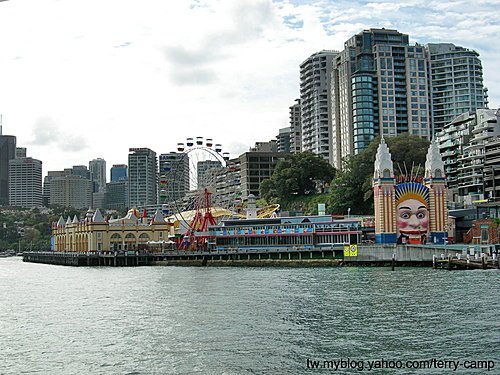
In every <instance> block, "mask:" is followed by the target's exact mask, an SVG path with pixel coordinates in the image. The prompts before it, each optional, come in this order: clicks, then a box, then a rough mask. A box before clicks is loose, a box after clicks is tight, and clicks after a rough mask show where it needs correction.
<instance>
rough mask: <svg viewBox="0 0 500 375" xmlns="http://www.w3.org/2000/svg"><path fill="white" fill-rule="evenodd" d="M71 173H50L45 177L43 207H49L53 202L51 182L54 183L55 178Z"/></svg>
mask: <svg viewBox="0 0 500 375" xmlns="http://www.w3.org/2000/svg"><path fill="white" fill-rule="evenodd" d="M68 174H70V173H68V172H66V171H48V172H47V176H45V177H44V179H43V193H42V200H43V205H44V206H45V207H48V206H49V205H50V204H51V202H50V182H51V181H52V179H53V178H55V177H64V176H66V175H68Z"/></svg>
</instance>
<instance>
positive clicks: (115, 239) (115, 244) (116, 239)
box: [109, 233, 122, 251]
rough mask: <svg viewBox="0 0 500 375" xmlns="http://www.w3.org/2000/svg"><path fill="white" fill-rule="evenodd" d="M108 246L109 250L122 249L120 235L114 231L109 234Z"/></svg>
mask: <svg viewBox="0 0 500 375" xmlns="http://www.w3.org/2000/svg"><path fill="white" fill-rule="evenodd" d="M109 247H110V250H112V251H116V250H121V249H122V236H120V235H119V234H118V233H115V234H113V235H112V236H111V238H110V239H109Z"/></svg>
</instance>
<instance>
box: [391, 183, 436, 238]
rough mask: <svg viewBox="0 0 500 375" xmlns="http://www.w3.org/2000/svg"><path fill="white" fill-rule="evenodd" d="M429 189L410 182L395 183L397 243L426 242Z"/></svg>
mask: <svg viewBox="0 0 500 375" xmlns="http://www.w3.org/2000/svg"><path fill="white" fill-rule="evenodd" d="M428 200H429V190H428V189H427V187H425V186H424V185H422V184H419V183H415V182H410V183H403V184H399V185H396V233H397V238H398V243H410V244H419V243H425V242H427V238H428V235H429V209H428Z"/></svg>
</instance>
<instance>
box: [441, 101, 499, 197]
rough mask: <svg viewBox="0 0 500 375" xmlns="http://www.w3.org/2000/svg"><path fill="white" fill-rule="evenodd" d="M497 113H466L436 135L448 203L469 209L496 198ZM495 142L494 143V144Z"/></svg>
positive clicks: (478, 111) (479, 110)
mask: <svg viewBox="0 0 500 375" xmlns="http://www.w3.org/2000/svg"><path fill="white" fill-rule="evenodd" d="M499 115H500V112H499V111H498V110H497V111H495V110H491V109H478V110H477V111H476V112H466V113H463V114H461V115H460V116H458V117H457V118H455V119H454V120H453V121H452V122H450V123H449V124H446V125H445V126H444V127H443V128H442V129H441V131H440V132H438V133H437V134H436V139H437V141H438V143H439V150H440V152H441V155H442V156H443V162H444V166H445V175H446V177H447V181H448V194H449V196H448V200H449V202H450V203H452V204H453V205H455V206H457V207H460V206H469V205H472V204H473V203H474V201H477V200H482V199H487V198H491V197H493V196H494V195H495V190H496V187H494V185H495V182H496V180H499V179H500V177H498V178H497V177H496V176H495V173H496V171H498V170H500V161H499V159H498V157H497V156H495V155H497V154H496V153H497V152H499V151H500V149H499V151H496V148H497V147H496V146H495V145H497V144H498V140H499V139H500V117H499ZM495 142H497V143H495Z"/></svg>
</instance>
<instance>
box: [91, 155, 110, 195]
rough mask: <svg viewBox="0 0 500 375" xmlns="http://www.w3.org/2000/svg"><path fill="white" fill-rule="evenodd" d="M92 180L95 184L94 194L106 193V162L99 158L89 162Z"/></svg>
mask: <svg viewBox="0 0 500 375" xmlns="http://www.w3.org/2000/svg"><path fill="white" fill-rule="evenodd" d="M89 170H90V178H91V180H92V182H93V183H94V192H99V193H103V192H104V191H106V160H104V159H101V158H97V159H94V160H91V161H89Z"/></svg>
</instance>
